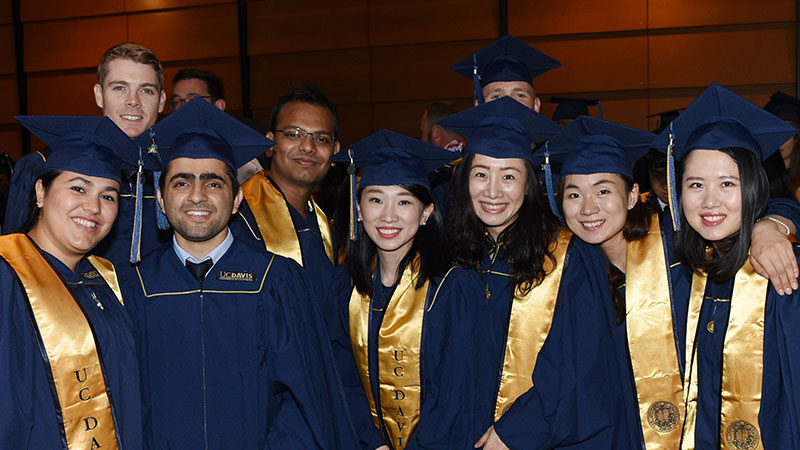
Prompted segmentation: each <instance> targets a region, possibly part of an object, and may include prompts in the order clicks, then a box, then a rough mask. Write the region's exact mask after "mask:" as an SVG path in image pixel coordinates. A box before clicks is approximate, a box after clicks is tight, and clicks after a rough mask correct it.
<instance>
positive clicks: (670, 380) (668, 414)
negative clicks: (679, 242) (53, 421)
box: [625, 214, 684, 450]
mask: <svg viewBox="0 0 800 450" xmlns="http://www.w3.org/2000/svg"><path fill="white" fill-rule="evenodd" d="M626 261H627V263H626V273H625V298H626V300H625V301H626V306H627V310H628V311H627V314H626V327H627V333H628V348H629V350H630V356H631V366H632V368H633V377H634V380H635V382H636V394H637V397H638V402H639V418H640V420H641V425H642V432H643V434H644V441H645V446H646V448H647V449H648V450H656V449H662V450H666V449H675V450H677V449H678V448H679V447H680V442H681V431H682V428H683V418H682V417H681V411H684V398H683V382H682V380H681V371H680V366H679V365H678V351H677V348H676V347H675V333H674V332H673V326H672V303H671V301H670V291H671V290H670V284H669V276H668V272H667V270H668V268H667V263H666V256H665V254H664V243H663V241H662V239H661V228H660V225H659V220H658V214H653V218H652V223H651V225H650V231H649V233H648V234H647V236H646V237H645V238H644V239H641V240H638V241H633V242H629V243H628V245H627V260H626Z"/></svg>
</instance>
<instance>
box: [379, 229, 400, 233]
mask: <svg viewBox="0 0 800 450" xmlns="http://www.w3.org/2000/svg"><path fill="white" fill-rule="evenodd" d="M378 231H380V232H381V234H397V233H399V232H400V229H399V228H393V229H386V228H378Z"/></svg>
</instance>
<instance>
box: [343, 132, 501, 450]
mask: <svg viewBox="0 0 800 450" xmlns="http://www.w3.org/2000/svg"><path fill="white" fill-rule="evenodd" d="M455 157H456V156H454V154H453V153H452V152H448V151H446V150H443V149H440V148H438V147H434V146H432V145H429V144H425V143H423V142H420V141H418V140H416V139H411V138H408V137H405V136H402V135H398V134H396V133H392V132H390V131H387V130H381V131H379V132H377V133H374V134H373V135H370V136H369V137H367V138H365V139H363V140H361V141H359V142H357V143H355V144H353V145H352V146H351V147H350V148H349V149H347V150H346V151H343V152H342V153H341V154H340V155H338V156H336V157H335V158H334V159H335V160H336V161H337V162H340V163H350V164H351V183H352V185H351V189H352V190H351V195H353V199H352V201H353V202H355V203H354V208H353V210H352V214H353V218H355V217H357V218H358V221H357V222H353V223H352V226H353V228H352V229H351V231H352V234H351V236H350V240H349V241H348V243H347V257H346V261H345V264H343V265H341V266H339V268H337V273H336V277H335V281H334V282H333V284H332V286H331V289H330V294H329V298H328V302H329V303H328V309H329V310H335V311H336V314H335V317H333V318H332V321H331V323H330V324H329V327H328V328H329V329H328V331H329V333H330V335H331V340H332V344H333V350H334V355H335V357H336V358H337V364H338V367H339V371H340V375H341V376H342V379H343V384H344V387H345V392H346V396H347V397H348V402H349V406H350V413H351V415H352V418H353V422H354V424H355V427H356V431H357V433H358V435H359V438H360V439H361V442H362V447H363V448H365V449H370V450H372V449H375V448H378V447H380V448H389V447H391V448H394V449H411V448H435V449H466V448H471V447H472V443H473V442H475V439H477V436H478V435H479V434H480V433H481V432H483V430H484V429H485V427H487V426H488V424H489V423H488V417H486V416H481V415H480V414H478V412H479V411H481V410H483V409H485V407H483V408H481V407H480V406H479V401H480V399H479V398H478V397H477V395H478V394H479V393H480V392H482V391H484V390H485V388H482V385H487V384H488V383H489V382H490V380H488V379H485V378H483V377H482V375H481V373H482V372H481V371H480V367H481V364H482V362H481V361H482V357H483V356H484V355H486V354H487V353H489V351H488V347H489V345H490V343H489V341H488V340H487V339H486V338H485V336H484V335H483V334H482V333H480V332H478V329H479V326H480V324H481V322H482V320H483V319H484V318H485V316H486V313H485V301H484V298H483V287H482V285H481V283H480V280H479V279H478V277H477V275H476V274H475V273H474V272H471V271H469V270H465V269H462V268H457V267H450V266H449V265H448V261H447V259H446V252H445V251H444V247H443V245H442V244H443V242H442V235H441V227H442V219H441V217H440V215H439V214H438V211H436V209H435V207H434V204H433V197H432V196H431V193H430V188H429V184H428V173H429V172H431V171H433V170H434V169H436V168H438V167H441V166H443V165H444V164H446V163H448V162H451V161H452V160H453V159H454V158H455ZM353 166H355V167H359V168H361V169H362V172H361V178H360V180H359V181H358V182H357V183H356V180H355V178H356V177H355V175H356V174H355V167H353ZM356 186H357V187H356ZM365 400H366V401H365ZM384 446H386V447H384Z"/></svg>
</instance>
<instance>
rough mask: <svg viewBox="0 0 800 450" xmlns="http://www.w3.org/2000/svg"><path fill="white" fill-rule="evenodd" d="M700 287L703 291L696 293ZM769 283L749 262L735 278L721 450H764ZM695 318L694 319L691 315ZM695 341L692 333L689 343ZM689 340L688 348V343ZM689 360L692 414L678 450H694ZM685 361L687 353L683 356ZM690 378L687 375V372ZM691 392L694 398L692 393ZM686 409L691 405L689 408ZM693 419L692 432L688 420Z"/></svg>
mask: <svg viewBox="0 0 800 450" xmlns="http://www.w3.org/2000/svg"><path fill="white" fill-rule="evenodd" d="M705 281H706V280H705V276H704V275H698V274H695V275H694V278H693V280H692V294H691V299H690V304H689V319H690V320H689V321H688V323H687V327H688V329H687V331H689V330H696V329H697V327H698V319H699V311H700V308H701V306H702V302H703V297H704V294H705ZM696 282H699V284H701V285H702V286H703V289H702V290H700V289H699V288H698V289H695V288H694V285H695V283H696ZM768 287H769V280H767V279H766V278H763V277H761V276H760V275H758V274H757V273H756V272H755V270H754V269H753V266H752V265H751V264H750V261H749V259H748V260H747V262H745V264H744V265H743V266H742V268H741V269H739V271H738V272H736V277H735V278H734V283H733V293H732V294H731V300H730V315H729V317H728V328H727V330H726V332H725V342H724V344H723V350H722V392H721V405H720V444H721V446H720V448H721V449H723V450H744V449H747V450H763V448H764V447H763V444H762V442H761V429H760V427H759V424H758V414H759V412H760V410H761V383H762V378H763V374H764V314H765V310H766V295H767V289H768ZM695 312H696V314H695ZM695 336H696V331H695V332H693V333H692V335H691V337H693V338H694V337H695ZM689 337H690V336H689V335H688V334H687V348H688V347H689V345H690V343H691V342H693V341H689V340H688V338H689ZM693 350H694V351H693V357H692V371H691V377H692V380H691V383H692V385H691V387H693V389H690V396H692V395H693V396H692V397H690V398H689V400H690V401H691V402H692V403H693V405H694V408H693V409H694V414H693V415H692V417H689V415H688V414H687V431H686V432H685V433H684V434H687V433H689V432H691V436H690V439H688V440H687V439H686V438H684V441H685V445H683V446H682V447H681V448H685V449H692V448H694V444H695V442H694V431H695V423H696V420H697V417H696V410H697V384H698V382H697V377H698V374H697V368H696V366H697V352H698V351H699V349H698V348H697V347H696V346H694V349H693ZM687 355H688V353H687ZM687 372H688V370H687ZM692 390H693V391H694V392H692ZM687 404H689V402H687ZM689 419H691V420H692V423H691V430H689V429H688V428H689V426H688V420H689Z"/></svg>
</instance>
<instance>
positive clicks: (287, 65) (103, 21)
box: [0, 0, 797, 160]
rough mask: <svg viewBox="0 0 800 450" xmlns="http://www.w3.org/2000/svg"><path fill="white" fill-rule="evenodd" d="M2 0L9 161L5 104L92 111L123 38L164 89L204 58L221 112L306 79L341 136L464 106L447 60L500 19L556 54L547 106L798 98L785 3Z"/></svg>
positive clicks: (616, 111)
mask: <svg viewBox="0 0 800 450" xmlns="http://www.w3.org/2000/svg"><path fill="white" fill-rule="evenodd" d="M0 2H1V3H0V99H1V100H0V143H2V144H0V145H1V147H0V150H3V151H6V152H7V153H9V154H10V155H11V156H12V157H13V158H14V159H15V160H16V159H17V158H18V157H19V156H20V155H21V154H22V152H23V151H27V149H25V146H24V145H23V139H22V135H21V132H20V128H19V126H18V125H16V124H15V122H14V120H13V118H12V116H13V115H15V114H18V113H21V112H22V113H26V114H99V113H100V110H99V108H97V107H96V106H95V104H94V97H93V95H92V86H93V85H94V83H95V78H96V76H95V73H96V67H97V62H98V60H99V59H100V56H101V55H102V53H103V52H104V51H105V50H106V49H107V48H109V47H111V46H112V45H114V44H117V43H120V42H123V41H126V40H131V41H135V42H138V43H141V44H143V45H145V46H147V47H149V48H151V49H152V50H153V51H155V53H156V54H157V55H158V56H159V58H160V59H161V60H162V62H163V63H164V67H165V89H166V92H167V94H168V95H169V94H171V81H172V77H173V76H174V75H175V73H176V72H177V71H178V70H179V69H181V68H186V67H200V68H203V69H208V70H212V71H214V72H216V73H217V74H218V75H219V76H220V77H221V78H222V80H223V83H224V85H225V91H226V97H227V101H228V111H232V112H241V111H242V110H243V109H244V108H247V107H248V106H249V109H250V110H251V111H252V114H253V116H254V118H256V119H258V120H262V121H268V117H269V111H270V109H271V107H272V104H273V102H274V100H275V98H276V97H277V95H278V94H279V93H280V92H281V91H283V90H285V89H286V88H287V87H289V86H291V85H293V84H297V83H301V82H307V83H313V84H316V85H318V86H320V87H321V88H322V89H323V90H325V91H326V92H327V93H328V94H329V95H330V97H331V98H332V100H333V101H334V102H335V103H336V104H337V105H338V106H339V108H340V111H341V115H342V123H343V127H342V142H343V144H344V145H347V144H349V143H351V142H353V141H354V140H357V139H359V138H361V137H363V136H365V135H367V134H368V133H370V132H372V131H374V130H376V129H378V128H382V127H385V128H391V129H394V130H396V131H399V132H403V133H406V134H409V135H412V136H418V134H419V131H418V124H419V117H420V115H421V113H422V110H423V108H424V107H425V105H426V104H427V103H428V102H429V101H431V100H434V99H450V100H454V101H456V102H457V103H458V104H459V105H461V106H463V107H465V108H466V107H467V106H469V105H470V100H471V96H472V82H471V80H468V79H466V78H464V77H461V76H459V75H457V74H455V73H454V72H451V71H450V70H449V67H450V66H451V65H452V64H454V63H456V62H458V61H459V60H461V59H462V58H464V57H466V56H468V55H469V54H470V53H471V52H473V51H475V50H477V49H479V48H481V47H483V46H485V45H487V44H488V43H490V42H491V41H492V40H494V39H496V38H498V37H499V36H500V35H501V33H503V32H505V31H507V32H508V33H510V34H513V35H514V36H516V37H519V38H520V39H522V40H524V41H526V42H528V43H530V44H532V45H533V46H535V47H536V48H537V49H539V50H541V51H543V52H545V53H547V54H549V55H550V56H552V57H554V58H556V59H558V60H560V61H561V62H562V63H563V67H561V68H559V69H555V70H552V71H550V72H548V73H546V74H545V75H543V76H541V77H540V78H537V80H536V88H537V93H538V94H539V96H540V97H542V100H543V101H544V102H545V103H544V105H543V108H542V112H543V113H544V114H545V115H547V116H549V115H551V113H552V111H553V105H551V104H548V103H547V102H546V101H547V100H548V99H549V97H550V95H553V94H559V95H562V94H564V95H574V96H580V97H590V98H591V97H595V98H600V99H601V100H603V107H604V112H605V118H606V119H609V120H614V121H617V122H621V123H624V124H627V125H631V126H635V127H639V128H644V129H652V128H654V127H655V126H656V121H655V119H652V118H651V119H648V118H647V117H646V116H647V115H648V114H652V113H654V112H659V111H663V110H667V109H672V108H678V107H684V106H686V105H687V104H688V103H689V102H690V100H691V99H692V98H693V97H694V96H696V95H697V94H699V93H700V92H701V91H702V90H703V88H705V87H706V86H707V85H708V84H710V83H711V82H714V81H716V82H718V83H721V84H723V85H725V86H727V87H729V88H731V89H732V90H734V91H735V92H737V93H739V94H741V95H744V96H745V97H747V98H748V99H750V100H752V101H754V102H755V103H757V104H759V105H763V104H764V103H766V101H767V99H768V97H769V95H770V94H772V93H773V92H775V91H776V90H783V91H785V92H787V93H790V94H793V95H794V94H796V92H795V89H796V84H795V83H796V81H797V79H796V76H797V29H796V24H797V19H796V16H797V10H796V5H797V2H796V0H761V1H756V0H703V1H697V0H609V1H598V0H559V1H555V0H461V1H456V0H308V1H301V0H295V1H275V0H249V1H243V0H239V1H236V0H234V1H219V0H217V1H214V0H68V1H65V0H0ZM15 10H16V11H15ZM239 17H244V18H245V20H244V22H246V23H243V25H244V26H243V27H240V21H239ZM240 31H241V33H240ZM245 48H246V51H244V52H243V51H242V50H243V49H245ZM20 58H21V59H22V61H23V63H22V65H21V67H18V65H17V61H18V60H20ZM248 65H249V70H245V71H244V75H245V76H244V77H242V72H243V71H242V67H244V68H245V69H247V66H248ZM248 78H249V88H247V83H248ZM243 81H244V84H243ZM248 91H249V93H248ZM20 92H21V93H22V94H23V95H20ZM243 93H244V94H245V95H244V96H243ZM165 112H168V109H167V110H165ZM591 113H592V115H597V110H596V108H591ZM32 145H33V148H34V149H37V148H38V147H39V146H40V145H41V144H40V143H39V142H37V141H35V140H34V142H33V144H32ZM24 149H25V150H24Z"/></svg>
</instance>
